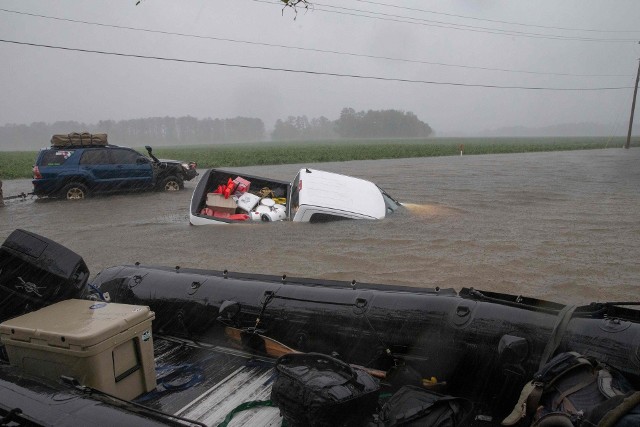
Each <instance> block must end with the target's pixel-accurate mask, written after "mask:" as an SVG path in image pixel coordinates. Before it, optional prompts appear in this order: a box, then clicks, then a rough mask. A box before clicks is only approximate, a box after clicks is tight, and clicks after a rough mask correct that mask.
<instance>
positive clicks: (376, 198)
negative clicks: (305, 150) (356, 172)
mask: <svg viewBox="0 0 640 427" xmlns="http://www.w3.org/2000/svg"><path fill="white" fill-rule="evenodd" d="M400 206H402V205H401V204H400V203H399V202H398V201H397V200H395V199H393V198H392V197H391V196H389V195H388V194H387V193H386V192H385V191H384V190H382V189H381V188H380V187H378V186H377V185H376V184H374V183H372V182H370V181H366V180H364V179H360V178H355V177H351V176H346V175H340V174H337V173H332V172H325V171H321V170H316V169H309V168H303V169H300V171H299V172H298V174H297V175H296V177H295V178H294V180H293V181H292V182H290V183H289V182H286V181H278V180H273V179H268V178H261V177H257V176H251V175H246V174H242V173H238V172H233V171H225V170H222V169H209V170H207V171H206V172H205V173H204V174H203V175H202V178H201V179H200V182H199V183H198V185H197V186H196V188H195V190H194V191H193V196H192V197H191V206H190V209H189V222H190V223H191V224H192V225H205V224H229V223H242V222H253V221H261V222H269V221H278V220H285V221H296V222H327V221H333V220H340V219H382V218H384V217H386V216H387V215H388V214H390V213H392V212H394V211H396V210H397V209H398V208H399V207H400Z"/></svg>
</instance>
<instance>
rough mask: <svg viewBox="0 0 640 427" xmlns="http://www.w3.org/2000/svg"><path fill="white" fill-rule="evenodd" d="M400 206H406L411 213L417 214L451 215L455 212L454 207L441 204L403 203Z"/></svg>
mask: <svg viewBox="0 0 640 427" xmlns="http://www.w3.org/2000/svg"><path fill="white" fill-rule="evenodd" d="M402 206H404V207H405V208H407V210H408V211H409V212H411V213H412V214H414V215H418V216H437V215H453V214H455V213H456V210H455V209H452V208H449V207H446V206H441V205H430V204H417V203H403V204H402Z"/></svg>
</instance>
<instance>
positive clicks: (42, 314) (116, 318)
mask: <svg viewBox="0 0 640 427" xmlns="http://www.w3.org/2000/svg"><path fill="white" fill-rule="evenodd" d="M154 317H155V314H154V313H153V312H152V311H151V310H150V309H149V307H147V306H141V305H129V304H117V303H105V302H101V301H88V300H79V299H70V300H65V301H61V302H58V303H56V304H52V305H49V306H47V307H44V308H42V309H40V310H37V311H34V312H31V313H27V314H24V315H22V316H18V317H15V318H13V319H9V320H7V321H5V322H3V323H2V324H0V334H2V335H3V337H4V338H5V339H6V338H8V339H10V340H15V341H24V342H33V341H36V340H37V341H39V342H44V343H46V345H50V346H54V347H62V348H69V347H70V346H72V345H73V346H80V347H90V346H93V345H96V344H98V343H100V342H102V341H104V340H107V339H109V338H111V337H113V336H115V335H117V334H119V333H120V332H123V331H126V330H127V329H129V328H131V327H133V326H135V325H137V324H139V323H142V322H144V321H146V320H153V318H154Z"/></svg>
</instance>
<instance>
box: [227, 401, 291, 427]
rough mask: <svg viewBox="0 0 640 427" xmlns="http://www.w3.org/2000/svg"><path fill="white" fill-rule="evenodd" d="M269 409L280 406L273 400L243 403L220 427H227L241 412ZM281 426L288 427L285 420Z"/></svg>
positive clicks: (233, 410)
mask: <svg viewBox="0 0 640 427" xmlns="http://www.w3.org/2000/svg"><path fill="white" fill-rule="evenodd" d="M268 407H274V408H277V407H278V406H276V405H275V404H274V403H273V402H272V401H271V400H251V401H249V402H244V403H241V404H240V405H238V406H236V407H235V408H233V409H232V410H231V412H229V413H228V414H227V416H226V417H225V418H224V421H222V422H221V423H220V424H218V427H227V426H228V425H229V423H230V422H231V420H232V419H233V417H235V416H236V415H237V414H238V413H239V412H242V411H246V410H249V409H253V408H268ZM281 426H282V427H287V423H286V422H285V420H284V418H283V419H282V424H281Z"/></svg>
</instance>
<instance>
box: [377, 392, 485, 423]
mask: <svg viewBox="0 0 640 427" xmlns="http://www.w3.org/2000/svg"><path fill="white" fill-rule="evenodd" d="M472 409H473V405H472V404H471V402H470V401H468V400H466V399H463V398H460V397H453V396H445V395H441V394H438V393H435V392H433V391H429V390H425V389H424V388H422V387H416V386H412V385H406V386H404V387H402V388H400V390H398V391H397V392H396V393H394V394H393V396H391V398H390V399H389V400H388V401H387V402H386V403H385V404H384V406H383V407H382V410H381V411H380V414H379V425H381V426H384V427H400V426H402V427H424V426H429V427H462V426H464V425H466V424H465V423H466V421H467V419H468V417H469V415H470V414H471V410H472Z"/></svg>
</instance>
